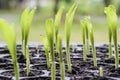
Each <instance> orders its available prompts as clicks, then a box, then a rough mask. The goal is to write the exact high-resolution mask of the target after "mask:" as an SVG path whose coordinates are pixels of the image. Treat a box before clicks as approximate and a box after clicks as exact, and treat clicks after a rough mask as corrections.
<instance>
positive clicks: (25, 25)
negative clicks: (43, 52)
mask: <svg viewBox="0 0 120 80" xmlns="http://www.w3.org/2000/svg"><path fill="white" fill-rule="evenodd" d="M35 10H36V9H33V10H32V11H31V12H30V9H29V8H26V9H25V10H24V11H23V13H22V16H21V31H22V50H23V55H24V57H25V58H26V60H27V65H29V61H28V60H29V59H28V58H29V57H28V55H29V52H27V51H26V50H27V43H28V36H29V32H30V26H31V23H32V18H33V15H34V14H35ZM28 68H29V67H27V71H29V69H28ZM28 74H29V73H28V72H27V75H28Z"/></svg>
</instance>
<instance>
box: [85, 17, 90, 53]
mask: <svg viewBox="0 0 120 80" xmlns="http://www.w3.org/2000/svg"><path fill="white" fill-rule="evenodd" d="M89 19H90V17H89V16H86V17H85V22H86V24H85V41H86V44H85V45H86V48H87V49H86V50H87V51H86V52H87V54H90V47H89V34H88V32H89V31H88V28H89Z"/></svg>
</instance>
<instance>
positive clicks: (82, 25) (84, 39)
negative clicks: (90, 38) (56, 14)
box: [80, 20, 87, 61]
mask: <svg viewBox="0 0 120 80" xmlns="http://www.w3.org/2000/svg"><path fill="white" fill-rule="evenodd" d="M80 25H81V27H82V41H83V60H84V61H86V58H87V54H86V51H87V50H86V38H85V36H86V35H85V29H86V28H85V27H86V22H85V20H81V21H80Z"/></svg>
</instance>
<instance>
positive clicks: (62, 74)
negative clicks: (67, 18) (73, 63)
mask: <svg viewBox="0 0 120 80" xmlns="http://www.w3.org/2000/svg"><path fill="white" fill-rule="evenodd" d="M58 49H59V50H58V51H59V58H60V60H59V61H60V75H61V80H65V64H64V61H63V53H62V37H61V36H60V35H59V36H58Z"/></svg>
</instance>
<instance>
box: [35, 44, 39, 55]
mask: <svg viewBox="0 0 120 80" xmlns="http://www.w3.org/2000/svg"><path fill="white" fill-rule="evenodd" d="M36 53H37V54H38V53H39V49H38V45H36Z"/></svg>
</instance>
